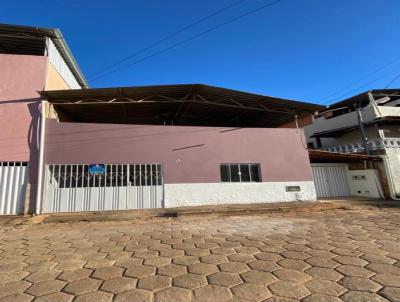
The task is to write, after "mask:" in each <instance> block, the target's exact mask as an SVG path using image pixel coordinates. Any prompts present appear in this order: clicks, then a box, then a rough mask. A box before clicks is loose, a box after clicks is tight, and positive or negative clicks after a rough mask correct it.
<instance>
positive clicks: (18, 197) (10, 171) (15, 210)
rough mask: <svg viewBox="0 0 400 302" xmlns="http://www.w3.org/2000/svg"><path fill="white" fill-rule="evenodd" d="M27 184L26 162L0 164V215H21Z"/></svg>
mask: <svg viewBox="0 0 400 302" xmlns="http://www.w3.org/2000/svg"><path fill="white" fill-rule="evenodd" d="M27 183H28V165H27V163H26V162H0V214H3V215H16V214H21V213H23V211H24V202H25V193H26V185H27Z"/></svg>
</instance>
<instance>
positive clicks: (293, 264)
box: [278, 259, 311, 271]
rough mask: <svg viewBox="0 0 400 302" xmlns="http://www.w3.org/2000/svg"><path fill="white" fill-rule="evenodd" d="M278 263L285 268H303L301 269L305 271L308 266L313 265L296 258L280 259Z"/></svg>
mask: <svg viewBox="0 0 400 302" xmlns="http://www.w3.org/2000/svg"><path fill="white" fill-rule="evenodd" d="M278 264H279V265H280V266H282V267H285V268H290V269H294V270H301V271H304V270H306V269H307V268H310V267H311V265H310V264H308V263H306V262H304V261H303V260H295V259H283V260H281V261H279V262H278Z"/></svg>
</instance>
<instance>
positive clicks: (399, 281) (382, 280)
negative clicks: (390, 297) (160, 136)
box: [371, 274, 400, 287]
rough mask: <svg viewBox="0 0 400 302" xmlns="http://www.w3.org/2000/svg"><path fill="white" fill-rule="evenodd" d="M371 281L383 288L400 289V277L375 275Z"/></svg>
mask: <svg viewBox="0 0 400 302" xmlns="http://www.w3.org/2000/svg"><path fill="white" fill-rule="evenodd" d="M371 279H372V280H374V281H376V282H378V283H379V284H382V285H384V286H393V287H400V275H393V274H377V275H375V276H373V277H372V278H371Z"/></svg>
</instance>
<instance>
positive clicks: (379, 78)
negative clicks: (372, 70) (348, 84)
mask: <svg viewBox="0 0 400 302" xmlns="http://www.w3.org/2000/svg"><path fill="white" fill-rule="evenodd" d="M386 76H387V75H386V74H384V75H382V76H380V77H378V78H376V79H373V80H371V81H369V82H367V83H365V84H363V85H361V86H358V87H357V88H355V89H353V90H351V91H349V92H347V93H344V94H342V95H340V96H338V97H337V98H335V99H336V101H340V100H341V99H342V98H343V97H345V96H347V95H351V94H353V93H355V92H356V91H358V90H360V89H362V88H365V87H368V86H369V85H371V84H372V83H374V82H376V81H378V80H381V79H383V78H385V77H386ZM398 76H400V74H399V75H398ZM395 79H396V78H395ZM395 79H394V80H395ZM389 84H391V83H389ZM385 88H387V86H386V87H385ZM332 101H334V100H332Z"/></svg>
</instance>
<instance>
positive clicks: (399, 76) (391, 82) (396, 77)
mask: <svg viewBox="0 0 400 302" xmlns="http://www.w3.org/2000/svg"><path fill="white" fill-rule="evenodd" d="M399 78H400V73H399V74H398V75H396V76H395V77H394V78H393V80H391V81H390V82H389V83H388V84H387V85H386V86H385V89H386V88H389V86H390V85H392V84H393V83H394V82H395V81H396V80H397V79H399Z"/></svg>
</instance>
